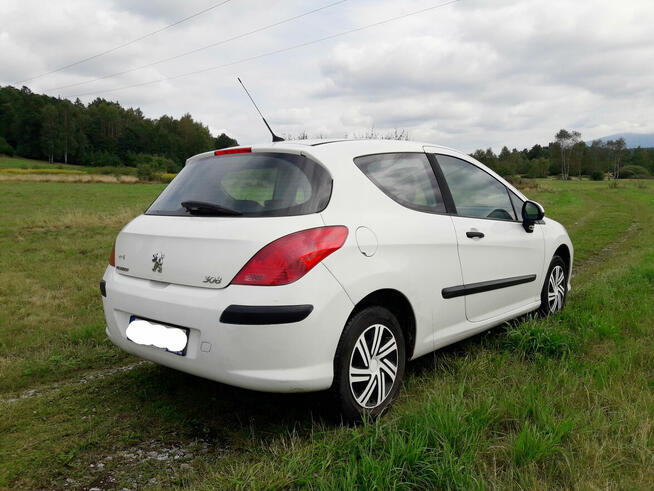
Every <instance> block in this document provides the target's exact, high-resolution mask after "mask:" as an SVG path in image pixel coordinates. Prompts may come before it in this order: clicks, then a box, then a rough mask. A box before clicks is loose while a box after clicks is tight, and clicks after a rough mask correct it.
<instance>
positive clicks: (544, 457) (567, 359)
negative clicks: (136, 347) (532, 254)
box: [0, 165, 654, 489]
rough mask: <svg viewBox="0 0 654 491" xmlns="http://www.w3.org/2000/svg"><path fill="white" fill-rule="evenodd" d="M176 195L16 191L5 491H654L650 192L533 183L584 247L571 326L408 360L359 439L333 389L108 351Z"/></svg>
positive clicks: (1, 452)
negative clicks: (124, 299)
mask: <svg viewBox="0 0 654 491" xmlns="http://www.w3.org/2000/svg"><path fill="white" fill-rule="evenodd" d="M0 167H1V165H0ZM162 188H163V185H161V184H134V185H117V184H78V183H47V182H18V183H16V182H0V250H1V251H2V253H1V254H0V487H17V488H24V487H38V488H53V487H55V488H61V487H71V488H90V487H100V488H107V487H119V488H120V487H123V486H125V487H129V488H135V487H141V486H156V487H159V486H168V485H184V486H188V487H191V488H206V487H212V486H213V487H222V488H240V487H246V488H249V487H274V488H280V487H317V488H341V489H349V488H352V487H357V486H358V487H365V488H369V487H377V488H379V489H385V488H390V487H397V488H424V487H429V488H466V489H468V488H514V489H525V488H529V489H531V488H536V489H546V488H552V487H559V488H582V489H596V488H603V489H604V488H608V489H652V488H654V426H653V425H654V337H653V336H652V333H653V330H654V323H653V321H652V319H654V300H653V299H654V183H651V182H647V183H645V184H642V183H637V182H621V183H620V187H618V188H617V189H609V187H608V185H607V183H606V182H588V181H584V182H579V181H573V182H566V183H563V182H558V181H550V180H547V181H545V180H543V181H539V184H538V187H537V188H534V187H533V186H532V187H530V188H529V189H526V193H527V194H528V195H529V196H530V197H532V198H533V199H536V200H538V201H540V202H541V203H542V204H543V205H544V206H545V208H546V210H547V214H548V216H551V217H552V218H555V219H557V220H559V221H561V222H562V223H563V224H564V225H565V226H566V228H567V229H568V232H569V233H570V235H571V237H572V240H573V243H574V245H575V248H576V257H575V268H574V271H573V272H574V277H573V279H572V284H573V291H572V292H571V294H570V296H569V303H568V306H567V308H566V310H565V311H564V313H562V314H561V315H558V316H556V317H553V318H549V319H545V320H532V319H525V320H522V321H520V322H516V323H513V324H511V325H505V326H502V327H498V328H496V329H494V330H492V331H490V332H488V333H486V334H484V335H480V336H477V337H474V338H471V339H469V340H467V341H464V342H462V343H458V344H456V345H454V346H452V347H449V348H447V349H444V350H441V351H439V352H437V353H436V354H434V355H433V356H432V355H429V356H425V357H423V358H421V359H420V360H418V361H416V362H414V363H411V364H409V366H408V370H407V379H406V382H405V385H404V388H403V390H402V392H401V395H400V397H399V400H398V401H397V403H396V406H395V409H394V410H393V411H392V412H391V413H390V414H388V415H386V416H385V417H384V418H383V419H382V420H380V421H378V422H375V423H371V424H366V425H362V426H359V427H354V428H352V427H342V426H340V425H339V424H338V423H337V422H334V421H333V419H331V418H330V416H329V415H330V412H329V410H328V407H329V404H330V401H329V398H328V396H327V395H326V394H294V395H276V394H261V393H256V392H250V391H246V390H241V389H236V388H232V387H228V386H224V385H221V384H217V383H213V382H209V381H205V380H202V379H199V378H196V377H192V376H190V375H185V374H182V373H178V372H175V371H172V370H169V369H166V368H163V367H158V366H156V365H153V364H151V363H147V362H140V361H139V360H137V359H135V358H132V357H129V356H127V355H125V354H123V353H121V352H120V351H118V350H117V349H116V348H114V347H113V346H112V345H111V344H110V343H109V342H108V341H107V340H106V339H105V336H104V320H103V314H102V309H101V302H100V297H99V292H98V281H99V279H100V277H101V276H102V272H103V271H104V268H105V266H106V263H107V258H108V255H109V252H110V250H111V245H112V241H113V238H114V236H115V234H116V233H117V231H118V230H119V229H120V228H121V226H122V225H123V224H125V223H126V222H127V221H128V220H129V219H130V218H131V217H132V216H135V215H137V214H138V213H140V212H141V211H142V210H143V209H144V208H146V207H147V205H148V204H149V203H150V202H151V201H152V200H153V199H154V197H155V196H156V195H157V193H158V192H159V191H160V190H161V189H162Z"/></svg>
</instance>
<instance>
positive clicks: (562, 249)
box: [552, 244, 571, 275]
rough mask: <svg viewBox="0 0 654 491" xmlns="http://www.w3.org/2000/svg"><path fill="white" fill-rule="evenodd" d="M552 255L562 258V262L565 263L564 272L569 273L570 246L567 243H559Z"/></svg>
mask: <svg viewBox="0 0 654 491" xmlns="http://www.w3.org/2000/svg"><path fill="white" fill-rule="evenodd" d="M554 256H559V257H560V258H561V259H563V262H564V263H565V270H566V273H567V274H568V275H569V274H570V259H571V255H570V248H569V247H568V246H567V244H561V245H560V246H559V247H557V249H556V250H555V251H554V254H553V256H552V257H554Z"/></svg>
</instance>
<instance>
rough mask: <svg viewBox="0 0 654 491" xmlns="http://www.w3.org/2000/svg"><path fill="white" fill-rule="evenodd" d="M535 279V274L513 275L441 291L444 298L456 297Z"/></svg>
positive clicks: (450, 287)
mask: <svg viewBox="0 0 654 491" xmlns="http://www.w3.org/2000/svg"><path fill="white" fill-rule="evenodd" d="M534 280H536V275H535V274H528V275H524V276H513V277H511V278H503V279H501V280H490V281H480V282H479V283H470V284H469V285H457V286H449V287H447V288H443V290H442V291H441V293H442V295H443V298H455V297H462V296H464V295H473V294H475V293H483V292H489V291H491V290H499V289H500V288H507V287H509V286H515V285H521V284H523V283H531V282H532V281H534Z"/></svg>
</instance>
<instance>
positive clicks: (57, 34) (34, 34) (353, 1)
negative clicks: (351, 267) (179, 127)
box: [0, 0, 654, 151]
mask: <svg viewBox="0 0 654 491" xmlns="http://www.w3.org/2000/svg"><path fill="white" fill-rule="evenodd" d="M336 1H337V0H310V1H306V0H305V1H295V0H265V1H264V0H261V1H257V0H231V1H228V2H227V3H226V4H225V5H223V6H220V7H217V8H214V9H212V10H210V11H208V12H206V13H204V14H202V15H199V16H197V17H195V18H193V19H191V20H188V21H186V22H184V23H181V24H179V25H177V26H175V27H172V28H170V29H166V30H164V31H162V32H160V33H158V34H155V35H152V36H150V37H147V38H146V39H143V40H141V41H139V42H136V43H133V44H131V45H129V46H127V47H124V48H122V49H119V50H116V51H114V52H111V53H109V54H107V55H104V56H100V57H98V58H95V59H93V60H90V61H88V62H85V63H81V64H78V65H76V66H74V67H71V68H69V69H66V70H63V71H61V72H57V73H54V74H50V75H47V76H43V77H40V78H36V79H34V80H31V81H29V82H26V85H28V86H29V87H30V89H32V90H33V91H34V92H39V93H43V92H45V93H47V94H49V95H53V96H62V97H68V98H71V99H74V98H75V97H77V96H80V99H81V100H82V101H83V102H89V101H91V100H93V99H94V98H95V97H97V96H100V97H104V98H107V99H110V100H117V101H119V102H120V103H121V104H122V105H123V106H138V107H140V108H141V109H142V110H143V112H144V113H145V115H146V116H148V117H152V118H157V117H159V116H161V115H163V114H169V115H173V116H175V117H179V116H181V115H183V114H184V113H186V112H190V113H191V114H192V115H193V117H194V118H195V119H197V120H199V121H202V122H203V123H204V124H206V125H208V126H209V128H210V129H211V131H212V132H213V133H214V134H215V133H219V132H222V131H225V132H227V133H228V134H229V135H231V136H233V137H235V138H237V139H238V141H239V142H240V143H244V144H247V143H256V142H260V141H268V140H269V135H268V134H267V131H266V130H265V127H264V126H263V124H262V123H261V122H260V120H259V119H258V117H257V116H256V113H255V112H254V109H253V107H252V106H251V105H250V103H249V101H248V100H247V98H246V96H245V94H244V93H243V92H242V89H241V88H240V86H238V85H237V82H236V76H237V75H240V76H241V78H242V79H243V80H244V81H245V82H246V85H247V86H248V88H249V89H250V91H251V92H252V93H253V95H254V97H255V100H256V101H257V102H258V104H259V106H260V107H261V109H262V111H263V112H264V114H265V115H266V117H267V119H268V120H269V122H270V124H271V126H273V128H274V129H275V130H276V131H277V132H278V133H280V134H285V135H288V134H291V135H297V134H299V133H301V132H304V131H306V132H307V133H308V134H309V136H311V137H316V136H324V137H342V136H344V135H346V134H347V135H349V136H356V135H362V134H364V133H365V132H366V131H367V130H370V128H373V127H374V128H375V130H376V131H379V132H382V133H384V132H387V131H392V130H393V129H399V130H406V131H408V133H409V135H410V137H411V139H413V140H421V141H428V142H433V143H438V144H443V145H447V146H452V147H455V148H458V149H460V150H463V151H472V150H474V149H476V148H482V147H483V148H485V147H488V146H491V147H493V148H495V149H496V150H499V148H500V147H501V146H502V145H508V146H509V147H518V148H522V147H525V146H531V145H533V144H534V143H547V142H549V141H550V140H551V139H552V138H553V135H554V133H555V132H556V131H557V130H558V129H559V128H562V127H565V128H570V129H576V130H579V131H581V133H582V136H583V137H584V139H587V140H590V139H592V138H597V137H601V136H605V135H610V134H613V133H618V132H636V133H641V132H654V118H653V117H652V115H653V114H654V62H653V60H654V1H652V0H640V1H639V0H621V1H616V0H611V1H600V0H598V1H591V0H586V1H575V0H567V1H557V0H542V1H541V0H533V1H530V0H521V1H508V0H507V1H504V0H460V1H458V2H456V3H453V4H451V5H447V6H444V7H441V8H437V9H434V10H430V11H426V12H423V13H420V14H418V15H413V16H409V17H406V18H404V19H400V20H397V21H394V22H390V23H388V24H384V25H381V26H378V27H373V28H370V29H364V30H361V31H358V32H355V33H352V34H348V35H344V36H340V37H336V38H334V39H332V40H329V41H326V42H322V43H317V44H311V45H308V46H305V47H301V48H298V49H293V50H289V51H285V52H282V53H278V54H274V55H271V56H266V57H259V58H256V59H253V60H250V61H245V62H243V63H238V64H234V65H232V66H228V67H223V68H218V69H215V70H210V71H205V72H203V73H200V74H196V75H190V76H182V77H179V78H175V79H172V80H167V81H164V82H159V83H153V84H144V83H146V82H149V81H152V80H157V79H161V78H165V77H176V76H178V75H182V74H185V73H188V72H191V71H195V70H203V69H207V68H210V67H214V66H219V65H225V64H229V63H233V62H238V61H240V60H244V59H247V58H252V57H257V56H259V55H262V54H264V53H269V52H272V51H276V50H281V49H284V48H287V47H291V46H294V45H298V44H301V43H305V42H308V41H312V40H315V39H319V38H322V37H326V36H331V35H333V34H337V33H339V32H343V31H347V30H351V29H353V28H357V27H362V26H366V25H370V24H373V23H376V22H379V21H383V20H386V19H389V18H392V17H396V16H399V15H402V14H407V13H410V12H413V11H417V10H420V9H424V8H427V7H431V6H436V5H439V4H443V3H445V2H446V1H447V0H440V2H439V1H438V0H402V1H398V0H395V1H392V0H346V1H342V2H341V3H338V4H336V5H332V6H330V7H328V8H325V9H323V10H321V11H319V12H316V13H313V14H311V15H307V16H305V17H302V18H301V19H298V20H295V21H292V22H288V23H285V24H282V25H279V26H277V27H274V28H272V29H268V30H265V31H262V32H259V33H256V34H253V35H250V36H246V37H242V38H240V39H237V40H234V41H231V42H228V43H224V44H222V45H220V46H216V47H213V48H210V49H206V50H202V51H199V52H197V53H195V54H192V55H189V56H184V57H180V58H178V59H176V60H173V61H169V62H166V63H161V64H158V65H155V66H151V67H148V68H144V69H141V70H137V71H133V72H131V73H126V74H123V75H120V76H115V77H109V78H105V79H103V80H100V81H96V82H92V83H87V84H84V85H77V86H75V87H68V88H59V87H62V86H65V85H69V84H74V83H78V82H84V81H88V80H91V79H93V78H97V77H103V76H106V75H110V74H113V73H116V72H120V71H125V70H129V69H131V68H135V67H139V66H142V65H145V64H148V63H151V62H154V61H158V60H161V59H163V58H167V57H171V56H175V55H177V54H181V53H184V52H187V51H190V50H193V49H196V48H200V47H203V46H206V45H208V44H211V43H216V42H219V41H221V40H224V39H227V38H230V37H234V36H238V35H240V34H243V33H246V32H248V31H252V30H255V29H258V28H260V27H263V26H266V25H269V24H273V23H276V22H278V21H282V20H284V19H287V18H289V17H293V16H296V15H300V14H302V13H304V12H307V11H309V10H313V9H317V8H319V7H322V6H325V5H329V4H332V3H335V2H336ZM217 3H219V2H218V0H184V1H176V0H147V1H146V0H143V1H136V0H56V1H45V0H42V1H36V0H2V2H0V84H1V85H6V84H10V83H15V82H17V81H21V80H25V79H29V78H32V77H35V76H37V75H40V74H42V73H44V72H48V71H50V70H53V69H55V68H59V67H61V66H64V65H67V64H69V63H73V62H75V61H78V60H80V59H83V58H86V57H89V56H92V55H94V54H97V53H99V52H102V51H105V50H108V49H111V48H113V47H115V46H118V45H120V44H123V43H125V42H128V41H131V40H133V39H135V38H138V37H141V36H143V35H145V34H147V33H150V32H152V31H155V30H157V29H160V28H162V27H165V26H166V25H169V24H171V23H173V22H175V21H178V20H180V19H182V18H184V17H187V16H189V15H192V14H193V13H195V12H198V11H200V10H203V9H205V8H208V7H210V6H212V5H215V4H217ZM135 84H141V85H139V86H137V87H132V88H127V89H124V90H114V89H117V88H121V87H125V86H129V85H135Z"/></svg>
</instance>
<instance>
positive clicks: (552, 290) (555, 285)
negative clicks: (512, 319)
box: [538, 256, 568, 316]
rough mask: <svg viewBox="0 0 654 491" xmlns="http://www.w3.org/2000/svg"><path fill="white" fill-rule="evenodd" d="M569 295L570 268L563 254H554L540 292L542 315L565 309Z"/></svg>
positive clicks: (539, 310)
mask: <svg viewBox="0 0 654 491" xmlns="http://www.w3.org/2000/svg"><path fill="white" fill-rule="evenodd" d="M567 296H568V268H567V266H566V264H565V261H564V260H563V259H562V258H561V256H554V257H553V258H552V262H551V263H550V267H549V268H548V269H547V275H546V276H545V281H544V283H543V289H542V290H541V293H540V308H539V309H538V313H539V314H540V315H542V316H548V315H553V314H556V313H558V312H561V310H563V307H565V300H566V298H567Z"/></svg>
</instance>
